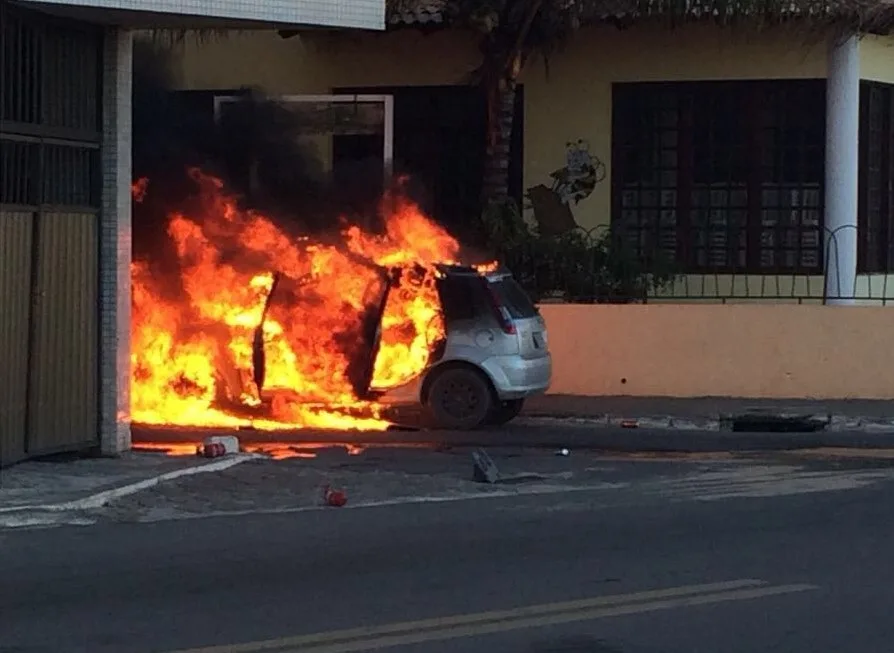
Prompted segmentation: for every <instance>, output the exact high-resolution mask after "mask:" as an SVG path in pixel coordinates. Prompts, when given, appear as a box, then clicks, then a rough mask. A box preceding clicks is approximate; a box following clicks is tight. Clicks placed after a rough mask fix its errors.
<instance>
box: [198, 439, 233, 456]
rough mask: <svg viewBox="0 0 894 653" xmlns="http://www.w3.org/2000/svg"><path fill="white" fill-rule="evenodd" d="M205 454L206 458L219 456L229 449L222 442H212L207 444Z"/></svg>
mask: <svg viewBox="0 0 894 653" xmlns="http://www.w3.org/2000/svg"><path fill="white" fill-rule="evenodd" d="M203 452H204V454H205V458H218V457H220V456H223V455H224V454H225V453H226V452H227V450H226V449H225V448H224V446H223V445H222V444H221V443H220V442H211V443H210V444H206V445H205V449H204V450H203Z"/></svg>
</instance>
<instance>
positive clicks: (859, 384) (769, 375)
mask: <svg viewBox="0 0 894 653" xmlns="http://www.w3.org/2000/svg"><path fill="white" fill-rule="evenodd" d="M541 312H542V313H543V316H544V317H545V319H546V322H547V327H548V329H549V343H550V349H551V350H552V353H553V361H554V373H553V385H552V387H551V389H550V392H551V393H556V394H579V395H631V396H666V397H704V396H714V397H750V398H757V397H769V398H793V397H805V398H816V399H833V398H834V399H843V398H866V399H869V398H873V399H876V398H877V399H890V398H894V348H892V347H891V333H894V311H890V310H887V309H884V308H877V307H835V308H832V307H824V306H774V305H760V304H754V305H748V306H697V305H696V306H693V305H689V306H674V305H657V306H653V305H646V306H611V305H604V306H583V305H572V304H559V305H544V306H542V307H541Z"/></svg>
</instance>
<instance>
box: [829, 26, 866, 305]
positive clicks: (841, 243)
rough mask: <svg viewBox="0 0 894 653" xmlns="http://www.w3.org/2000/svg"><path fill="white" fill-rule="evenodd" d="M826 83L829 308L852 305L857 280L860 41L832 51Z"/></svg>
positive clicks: (834, 46)
mask: <svg viewBox="0 0 894 653" xmlns="http://www.w3.org/2000/svg"><path fill="white" fill-rule="evenodd" d="M828 65H829V72H828V80H827V83H826V193H825V204H826V214H825V223H826V235H825V241H824V242H825V267H826V270H825V274H826V279H825V281H826V303H827V304H838V305H842V304H844V305H847V304H853V303H854V288H855V284H856V277H857V181H858V169H857V168H858V166H859V155H858V152H859V150H858V145H857V140H858V138H859V133H860V49H859V41H858V39H857V37H856V36H850V37H847V38H845V39H837V40H835V41H833V42H832V43H831V44H830V46H829V63H828Z"/></svg>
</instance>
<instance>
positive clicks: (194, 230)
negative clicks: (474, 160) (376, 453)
mask: <svg viewBox="0 0 894 653" xmlns="http://www.w3.org/2000/svg"><path fill="white" fill-rule="evenodd" d="M191 175H192V177H193V179H194V180H195V181H196V182H197V183H198V186H199V191H200V192H199V197H198V206H199V207H200V208H198V209H191V210H190V211H189V212H185V211H184V212H172V213H171V214H170V215H169V216H168V235H169V236H170V238H171V240H172V242H173V244H174V247H175V250H176V254H177V259H178V262H179V268H180V279H179V280H178V281H179V284H178V285H179V288H178V289H177V290H178V292H179V295H177V299H172V297H173V296H174V294H172V292H171V289H170V288H167V287H165V285H164V283H163V282H162V281H161V280H160V279H159V278H158V277H157V276H155V275H153V269H152V266H151V265H150V264H149V263H148V262H146V261H135V262H134V264H133V269H132V277H133V334H132V352H133V353H132V369H133V378H132V388H131V417H132V419H133V421H134V422H138V423H143V424H171V425H182V426H222V427H237V426H246V425H252V426H254V427H256V428H261V429H271V430H272V429H286V428H300V427H316V428H333V429H382V428H385V427H386V426H387V422H385V421H384V420H382V419H380V418H379V416H378V415H379V407H378V406H377V405H376V404H375V403H372V402H369V401H361V400H360V399H359V398H358V397H357V395H356V393H355V387H356V385H355V384H353V383H352V380H351V379H352V376H351V374H352V372H351V370H352V369H354V367H356V361H357V360H358V349H357V348H358V343H359V342H360V341H362V337H361V334H362V333H363V319H364V316H365V315H366V314H367V312H368V311H369V309H370V308H371V307H372V306H376V305H377V304H379V303H380V302H381V301H382V298H383V292H384V289H385V284H386V281H385V277H384V276H383V272H384V268H392V267H395V266H402V267H401V269H402V272H403V274H402V275H401V276H400V277H399V278H398V280H397V282H396V284H395V285H393V286H392V288H391V291H390V294H389V295H388V298H387V302H386V304H385V310H384V314H383V318H382V322H381V341H380V346H379V351H378V355H377V357H376V359H375V365H374V367H373V372H372V383H371V387H373V388H376V389H387V388H391V387H395V386H397V385H400V384H402V383H405V382H407V381H409V380H411V379H413V378H414V377H416V376H418V375H419V374H420V373H421V372H422V371H423V370H424V368H425V367H426V365H427V364H428V362H429V356H430V352H431V350H432V347H433V344H434V343H435V342H437V341H438V339H439V338H442V337H443V335H444V326H443V323H442V320H441V314H440V305H439V301H438V295H437V291H436V288H435V285H434V274H433V268H432V267H431V264H433V263H435V262H438V261H443V260H453V259H454V258H455V257H456V256H457V254H458V251H459V246H458V244H457V242H456V240H454V239H453V238H452V237H451V236H450V235H449V234H448V233H447V232H446V231H444V230H443V229H442V228H440V227H439V226H437V225H435V224H434V223H433V222H431V221H430V220H428V219H427V218H426V217H425V216H424V215H423V214H422V213H421V212H420V211H419V209H418V208H417V207H416V206H415V205H413V204H411V203H409V202H407V201H405V200H400V199H394V198H388V201H387V203H386V204H385V205H387V206H389V207H390V212H389V214H388V215H387V216H386V219H385V232H384V233H383V234H380V235H378V234H376V235H374V234H369V233H365V232H363V231H362V230H361V229H360V228H359V227H356V226H349V227H347V228H345V229H344V231H343V232H342V233H341V235H340V238H337V239H334V240H333V241H331V242H322V241H316V240H311V239H309V238H307V237H305V236H290V235H288V234H287V233H286V232H285V231H284V230H283V229H282V228H280V227H277V226H276V225H275V224H274V223H273V221H272V220H270V219H269V218H267V217H265V216H264V215H261V214H259V213H257V212H253V211H244V210H242V209H240V208H239V206H238V205H237V202H236V200H235V198H233V197H232V196H230V195H228V194H227V193H226V191H225V190H224V187H223V183H222V182H221V181H220V180H218V179H216V178H214V177H211V176H208V175H205V174H203V173H201V172H200V171H198V170H193V171H191ZM146 188H147V184H146V182H143V181H141V182H138V183H136V184H134V193H135V195H136V194H137V193H138V192H139V193H140V194H141V196H142V195H144V194H145V190H146ZM410 266H412V267H410ZM274 272H276V273H278V274H279V275H281V280H282V281H281V284H280V286H278V287H277V291H276V294H275V295H274V297H272V298H271V302H270V307H269V313H268V314H267V315H266V318H265V320H264V323H263V340H264V352H265V356H266V375H265V382H264V384H263V393H259V391H258V388H257V387H256V385H255V383H254V381H253V380H252V379H253V377H252V369H253V362H252V360H253V359H252V342H253V337H254V334H255V330H256V329H257V328H258V326H259V325H260V323H261V320H262V316H263V314H264V306H265V303H266V302H267V295H268V294H269V293H270V289H271V287H272V285H273V278H274ZM360 358H361V359H362V355H360Z"/></svg>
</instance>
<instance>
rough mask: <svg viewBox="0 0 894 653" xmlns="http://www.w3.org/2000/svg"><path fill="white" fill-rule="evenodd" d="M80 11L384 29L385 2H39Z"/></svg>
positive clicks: (173, 0)
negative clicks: (101, 9)
mask: <svg viewBox="0 0 894 653" xmlns="http://www.w3.org/2000/svg"><path fill="white" fill-rule="evenodd" d="M36 1H38V2H47V1H49V2H52V4H62V5H70V6H78V7H99V8H103V9H118V10H123V11H140V12H154V13H163V14H179V15H185V16H212V17H217V18H227V19H230V20H249V21H263V22H268V23H279V24H288V25H324V26H327V27H356V28H362V29H384V27H385V0H36Z"/></svg>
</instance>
